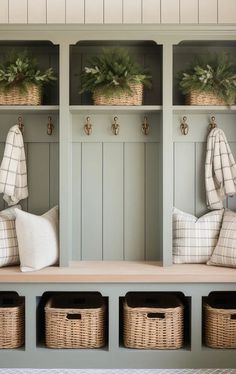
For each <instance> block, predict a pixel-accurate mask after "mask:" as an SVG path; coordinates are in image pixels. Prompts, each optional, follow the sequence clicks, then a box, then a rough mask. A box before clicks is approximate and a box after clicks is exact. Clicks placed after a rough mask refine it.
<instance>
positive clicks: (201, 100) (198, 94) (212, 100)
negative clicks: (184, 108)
mask: <svg viewBox="0 0 236 374" xmlns="http://www.w3.org/2000/svg"><path fill="white" fill-rule="evenodd" d="M185 103H186V105H225V100H224V99H223V98H222V97H221V96H219V95H217V94H215V93H213V92H204V91H198V90H192V91H191V92H189V93H188V94H187V95H186V96H185ZM233 103H234V101H233V100H231V102H229V103H228V104H229V105H232V104H233Z"/></svg>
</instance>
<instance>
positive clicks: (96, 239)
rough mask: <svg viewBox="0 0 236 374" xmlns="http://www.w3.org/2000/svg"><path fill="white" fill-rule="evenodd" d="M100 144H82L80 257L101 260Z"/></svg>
mask: <svg viewBox="0 0 236 374" xmlns="http://www.w3.org/2000/svg"><path fill="white" fill-rule="evenodd" d="M102 232H103V230H102V144H101V143H86V144H83V145H82V259H83V260H102V257H103V256H102V246H103V237H102Z"/></svg>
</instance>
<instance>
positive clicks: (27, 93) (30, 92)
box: [0, 84, 42, 105]
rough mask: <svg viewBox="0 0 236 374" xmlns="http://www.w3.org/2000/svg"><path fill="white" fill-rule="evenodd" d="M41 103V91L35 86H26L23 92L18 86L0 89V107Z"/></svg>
mask: <svg viewBox="0 0 236 374" xmlns="http://www.w3.org/2000/svg"><path fill="white" fill-rule="evenodd" d="M41 102H42V89H41V87H40V86H37V85H36V84H28V85H27V86H26V88H25V90H24V91H22V90H21V89H20V88H19V87H18V86H13V87H11V88H9V89H8V90H4V89H0V105H40V104H41Z"/></svg>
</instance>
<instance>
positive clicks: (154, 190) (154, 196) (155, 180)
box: [145, 143, 161, 261]
mask: <svg viewBox="0 0 236 374" xmlns="http://www.w3.org/2000/svg"><path fill="white" fill-rule="evenodd" d="M160 155H161V152H160V145H159V144H157V143H147V144H146V162H145V164H146V188H145V192H146V197H145V199H146V253H145V255H146V256H145V257H146V260H149V261H155V260H160V259H161V248H160V237H161V232H160V231H161V230H160V218H161V212H160V209H161V206H160V204H159V203H160V199H159V197H160V196H159V195H160V183H159V182H160V165H161V162H160Z"/></svg>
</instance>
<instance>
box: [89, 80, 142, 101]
mask: <svg viewBox="0 0 236 374" xmlns="http://www.w3.org/2000/svg"><path fill="white" fill-rule="evenodd" d="M130 88H131V91H132V93H129V92H127V93H123V94H122V95H119V96H115V95H114V96H112V97H106V96H104V95H101V94H100V93H99V92H98V91H96V90H95V91H94V93H93V100H94V104H95V105H142V102H143V85H142V84H130Z"/></svg>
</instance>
